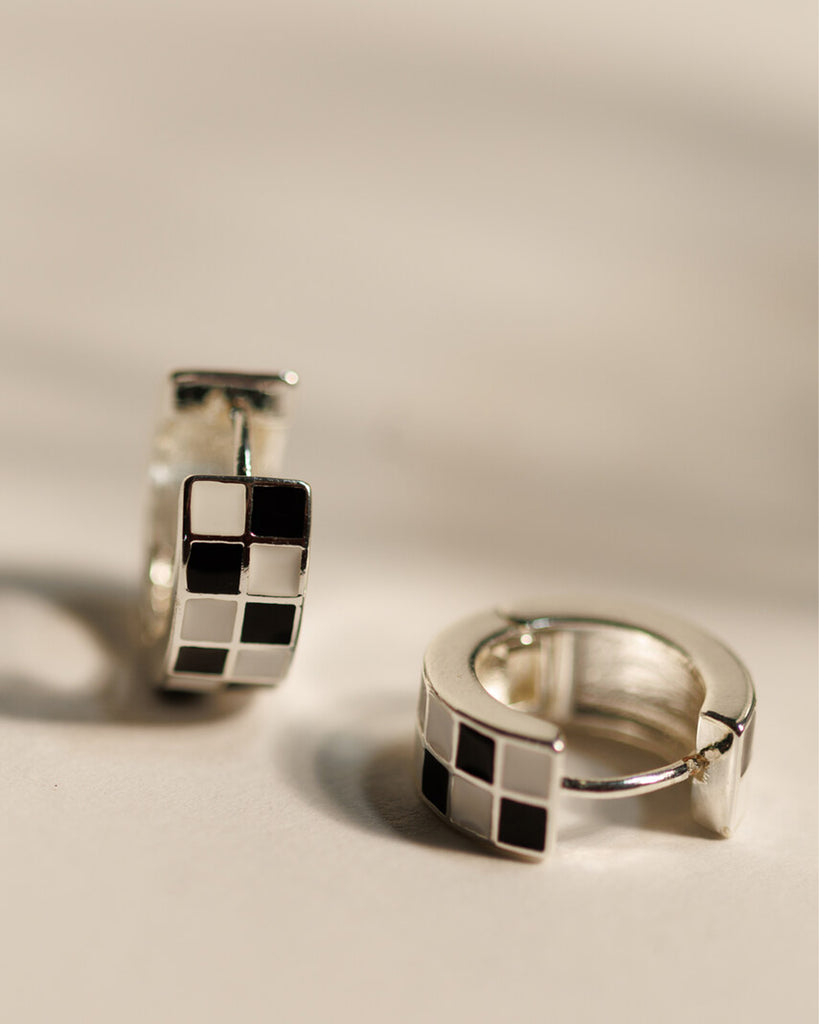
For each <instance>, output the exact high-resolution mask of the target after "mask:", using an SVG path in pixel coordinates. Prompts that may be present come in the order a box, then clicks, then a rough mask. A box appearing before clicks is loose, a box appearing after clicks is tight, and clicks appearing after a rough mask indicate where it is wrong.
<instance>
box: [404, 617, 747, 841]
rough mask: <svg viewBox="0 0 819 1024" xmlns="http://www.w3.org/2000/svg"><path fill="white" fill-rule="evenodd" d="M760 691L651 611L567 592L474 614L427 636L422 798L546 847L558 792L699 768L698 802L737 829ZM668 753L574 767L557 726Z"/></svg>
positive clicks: (711, 823)
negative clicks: (582, 773)
mask: <svg viewBox="0 0 819 1024" xmlns="http://www.w3.org/2000/svg"><path fill="white" fill-rule="evenodd" d="M755 706H756V699H755V694H754V688H753V684H752V682H751V678H750V676H749V674H748V671H747V669H746V668H745V667H744V666H743V665H742V663H741V662H740V661H739V659H738V658H737V657H736V656H735V655H734V654H733V653H732V652H731V651H730V650H728V648H727V647H725V646H724V645H723V644H722V643H720V642H719V641H718V640H716V639H714V638H713V637H712V636H710V635H709V634H708V633H705V632H703V631H702V630H700V629H698V628H697V627H695V626H692V625H691V624H689V623H687V622H684V621H681V620H679V619H677V618H675V617H673V616H670V615H667V614H665V613H662V612H658V611H656V610H654V609H647V608H641V607H635V606H632V605H629V604H622V603H612V602H601V601H595V600H593V599H585V598H579V599H567V598H558V599H552V600H548V599H545V600H541V601H537V602H529V603H527V604H525V605H523V606H521V607H515V608H511V609H504V610H495V611H490V612H486V613H484V614H480V615H476V616H473V617H471V618H468V619H465V620H464V621H462V622H459V623H456V624H455V625H453V626H451V627H450V628H449V629H446V630H444V632H443V633H441V634H440V635H439V636H438V637H436V639H435V640H433V642H432V643H431V644H430V645H429V647H428V648H427V651H426V654H425V656H424V666H423V676H422V681H421V699H420V704H419V713H418V726H417V729H418V753H419V757H418V765H417V772H418V782H419V787H420V790H421V794H422V797H423V798H424V800H425V801H426V803H427V804H428V805H429V806H430V807H432V809H433V810H435V811H436V812H437V813H438V814H439V815H441V816H442V817H443V818H445V819H446V820H447V821H448V822H449V823H450V824H452V825H454V826H455V827H457V828H459V829H461V830H462V831H465V832H467V833H469V834H470V835H472V836H474V837H477V838H480V839H483V840H485V841H487V842H489V843H491V844H493V845H494V846H497V847H499V848H501V849H504V850H508V851H510V852H514V853H517V854H520V855H523V856H529V857H535V858H540V857H542V856H544V855H545V854H546V853H547V852H548V851H549V850H550V849H551V848H552V847H553V846H554V843H555V838H556V834H557V820H558V805H559V800H558V797H559V796H560V795H561V794H562V793H563V792H564V791H565V792H566V793H571V794H573V795H575V796H585V797H598V798H599V797H603V798H611V797H625V796H630V795H634V794H638V793H650V792H652V791H654V790H658V789H662V788H664V787H666V786H671V785H674V784H676V783H679V782H684V781H685V780H687V779H691V780H692V792H691V799H692V814H693V816H694V818H695V819H696V820H697V821H698V822H699V823H700V824H702V825H704V826H706V827H707V828H709V829H711V830H713V831H715V832H717V833H719V834H720V835H724V836H727V835H730V834H731V832H732V831H733V830H734V828H735V827H736V825H737V823H738V821H739V819H740V816H741V813H742V807H743V796H744V789H745V785H744V783H745V775H746V772H747V769H748V765H749V763H750V756H751V743H752V735H753V726H754V721H755ZM568 725H573V726H579V727H581V728H583V729H584V730H586V731H589V732H592V733H599V734H601V735H605V736H611V737H614V738H617V739H621V740H624V741H626V742H628V743H632V744H635V745H637V746H641V747H644V748H646V749H648V750H651V751H653V752H655V753H657V754H658V755H659V756H660V757H667V756H668V754H669V752H671V753H672V755H673V760H672V761H670V762H669V763H667V764H665V765H663V766H662V767H659V768H658V769H657V770H655V771H650V772H644V773H640V774H635V775H630V776H624V777H619V778H610V779H598V780H593V779H576V778H572V777H569V776H568V775H567V774H566V772H565V760H566V741H565V737H564V735H563V732H562V729H561V727H565V726H568Z"/></svg>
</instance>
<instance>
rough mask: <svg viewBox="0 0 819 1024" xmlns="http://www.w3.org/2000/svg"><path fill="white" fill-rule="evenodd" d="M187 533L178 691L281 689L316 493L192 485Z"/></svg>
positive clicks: (299, 486) (174, 657)
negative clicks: (230, 686) (229, 686)
mask: <svg viewBox="0 0 819 1024" xmlns="http://www.w3.org/2000/svg"><path fill="white" fill-rule="evenodd" d="M179 528H180V533H181V542H180V545H179V549H180V551H181V560H180V565H179V567H178V582H177V588H176V607H175V613H174V617H173V622H172V626H171V643H170V645H169V659H168V665H167V672H168V675H169V676H170V677H171V678H172V679H173V683H174V686H175V687H178V688H185V687H186V682H185V681H186V680H187V688H189V689H196V690H202V689H211V688H212V689H217V688H218V687H220V686H222V685H224V684H225V683H250V684H253V683H255V684H261V685H270V684H273V683H275V682H278V681H279V680H280V679H281V678H283V676H284V675H285V674H286V672H287V669H288V666H289V664H290V660H291V658H292V656H293V650H294V648H295V645H296V639H297V637H298V632H299V626H300V623H301V612H302V604H303V601H304V585H305V580H306V575H307V560H308V543H309V533H310V488H309V487H308V486H307V484H304V483H302V482H301V481H298V480H274V479H267V478H261V477H216V476H192V477H188V478H187V479H186V480H185V483H184V486H183V490H182V507H181V512H180V527H179Z"/></svg>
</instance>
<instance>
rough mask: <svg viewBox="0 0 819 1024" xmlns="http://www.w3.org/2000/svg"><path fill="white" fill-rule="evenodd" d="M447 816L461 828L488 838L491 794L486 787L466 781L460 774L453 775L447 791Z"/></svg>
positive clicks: (490, 820)
mask: <svg viewBox="0 0 819 1024" xmlns="http://www.w3.org/2000/svg"><path fill="white" fill-rule="evenodd" d="M449 816H450V818H451V819H452V821H453V822H454V823H455V824H456V825H460V826H461V828H468V829H469V830H470V832H477V834H478V835H479V836H486V837H487V838H489V836H490V835H491V834H492V794H491V793H490V791H489V790H488V789H482V788H481V787H480V786H475V785H473V783H471V782H467V781H466V779H462V778H461V777H460V775H453V776H452V783H451V788H450V791H449Z"/></svg>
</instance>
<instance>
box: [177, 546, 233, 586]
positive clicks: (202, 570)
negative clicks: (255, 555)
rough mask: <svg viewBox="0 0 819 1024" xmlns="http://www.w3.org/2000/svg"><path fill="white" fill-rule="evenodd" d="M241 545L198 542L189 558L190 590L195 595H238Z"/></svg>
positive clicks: (192, 547) (188, 575) (192, 548)
mask: <svg viewBox="0 0 819 1024" xmlns="http://www.w3.org/2000/svg"><path fill="white" fill-rule="evenodd" d="M243 551H244V547H243V545H242V544H220V543H219V542H213V543H211V542H209V541H197V542H196V543H194V544H191V553H190V557H189V558H188V567H187V577H188V590H191V591H193V592H194V593H196V594H238V593H239V578H240V576H241V573H242V552H243Z"/></svg>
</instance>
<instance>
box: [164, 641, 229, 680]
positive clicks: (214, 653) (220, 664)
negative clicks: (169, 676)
mask: <svg viewBox="0 0 819 1024" xmlns="http://www.w3.org/2000/svg"><path fill="white" fill-rule="evenodd" d="M226 657H227V651H226V650H224V649H222V648H221V647H180V648H179V654H178V655H177V658H176V664H175V665H174V667H173V670H174V672H201V673H202V674H203V675H208V676H218V675H219V674H220V673H221V672H222V670H223V669H224V667H225V658H226Z"/></svg>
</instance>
